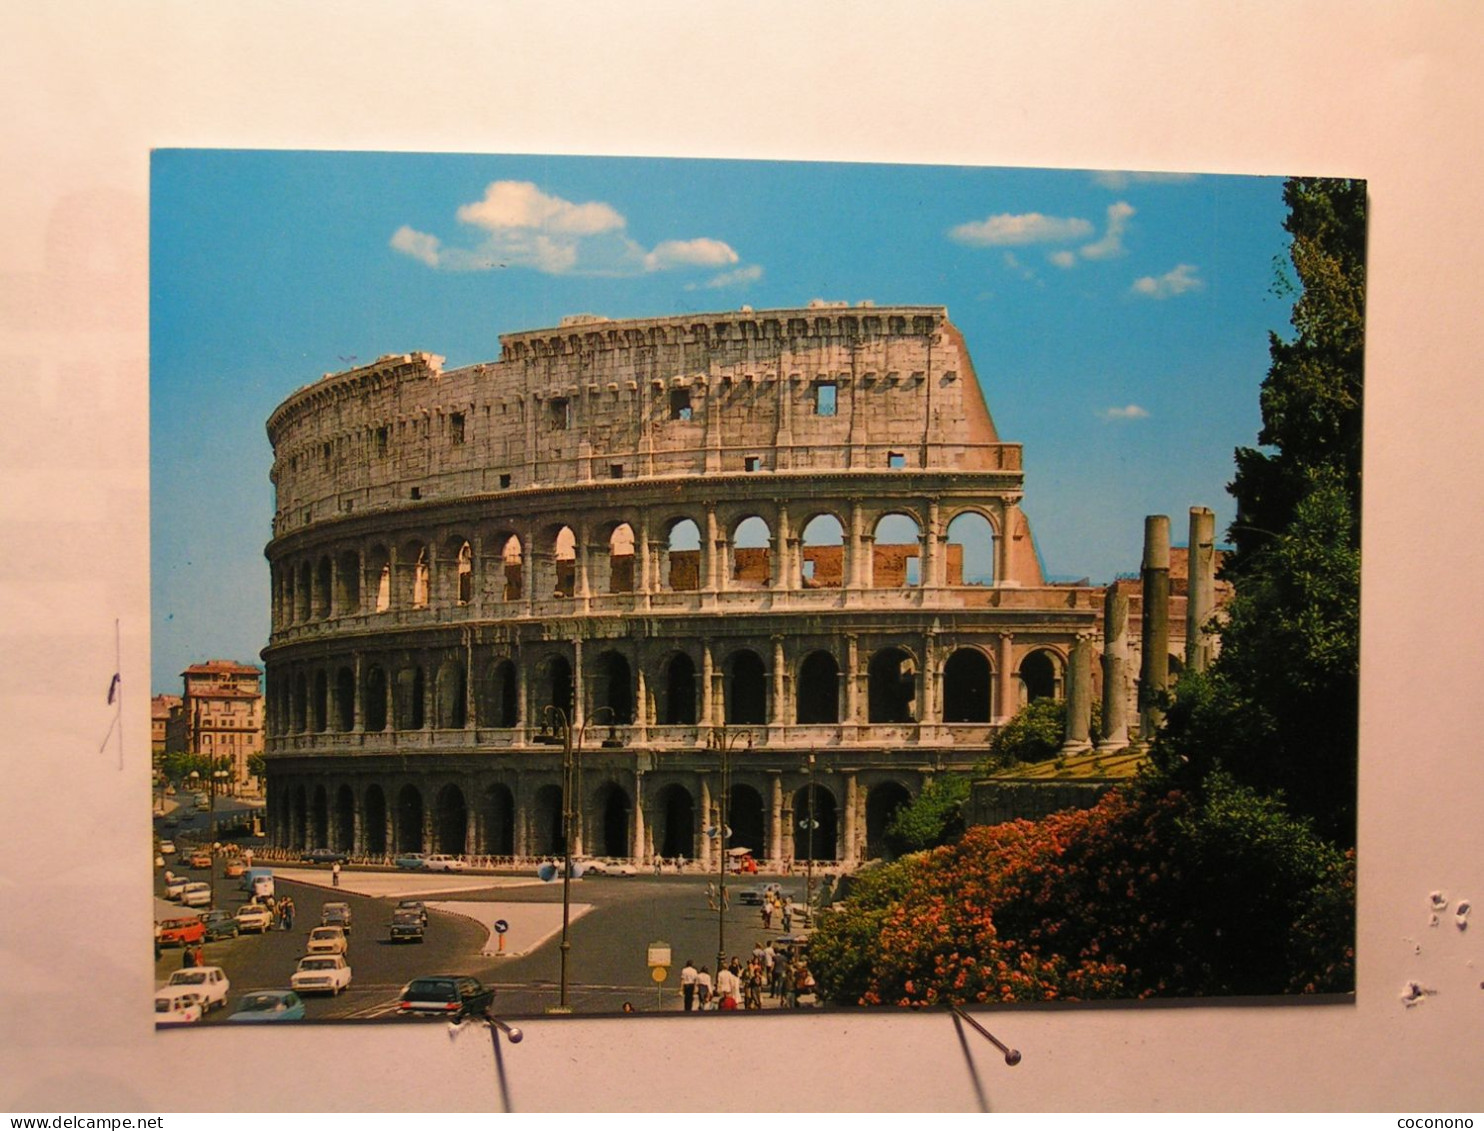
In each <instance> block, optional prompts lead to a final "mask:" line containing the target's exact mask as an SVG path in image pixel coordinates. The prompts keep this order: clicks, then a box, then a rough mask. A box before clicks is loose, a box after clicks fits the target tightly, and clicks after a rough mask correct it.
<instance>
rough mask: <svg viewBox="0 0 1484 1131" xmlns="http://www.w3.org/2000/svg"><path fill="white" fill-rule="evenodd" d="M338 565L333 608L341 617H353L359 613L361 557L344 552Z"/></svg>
mask: <svg viewBox="0 0 1484 1131" xmlns="http://www.w3.org/2000/svg"><path fill="white" fill-rule="evenodd" d="M338 565H339V577H338V578H337V579H336V582H335V607H336V609H337V611H338V612H339V614H340V615H341V616H343V617H349V616H354V615H356V614H357V613H359V612H360V611H361V555H360V554H359V553H358V552H357V551H355V550H346V551H344V552H343V553H342V554H341V555H340V559H339V562H338Z"/></svg>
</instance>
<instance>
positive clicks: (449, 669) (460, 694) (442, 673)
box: [433, 658, 469, 730]
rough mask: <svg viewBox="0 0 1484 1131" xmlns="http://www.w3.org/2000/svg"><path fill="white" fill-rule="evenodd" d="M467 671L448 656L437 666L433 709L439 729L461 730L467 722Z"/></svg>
mask: <svg viewBox="0 0 1484 1131" xmlns="http://www.w3.org/2000/svg"><path fill="white" fill-rule="evenodd" d="M468 694H469V692H468V673H466V672H465V671H464V665H463V664H462V663H460V662H459V661H458V660H455V659H453V658H449V659H447V660H444V661H443V663H442V664H441V665H439V667H438V678H437V680H436V681H435V682H434V685H433V711H434V716H435V718H436V724H435V725H436V726H437V728H438V729H439V730H463V729H464V727H465V726H466V725H467V724H468V722H469V699H468Z"/></svg>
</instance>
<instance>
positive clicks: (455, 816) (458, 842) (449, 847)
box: [433, 784, 469, 856]
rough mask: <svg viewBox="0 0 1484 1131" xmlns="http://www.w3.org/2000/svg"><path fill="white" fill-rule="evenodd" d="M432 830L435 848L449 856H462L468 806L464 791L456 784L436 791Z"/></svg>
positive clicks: (465, 850)
mask: <svg viewBox="0 0 1484 1131" xmlns="http://www.w3.org/2000/svg"><path fill="white" fill-rule="evenodd" d="M433 832H434V838H435V843H436V845H437V850H438V851H439V852H446V853H448V854H449V855H450V856H462V855H463V854H464V853H465V852H467V851H468V849H467V848H466V847H465V844H466V840H467V837H468V832H469V807H468V805H466V804H465V802H464V791H463V790H461V789H460V788H459V787H458V786H456V785H453V784H449V785H445V786H444V787H443V788H442V789H440V790H439V791H438V800H437V802H436V803H435V806H434V811H433Z"/></svg>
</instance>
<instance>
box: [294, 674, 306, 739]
mask: <svg viewBox="0 0 1484 1131" xmlns="http://www.w3.org/2000/svg"><path fill="white" fill-rule="evenodd" d="M293 689H294V690H293V695H292V696H291V699H290V714H291V715H292V716H293V717H292V720H291V722H292V726H293V731H294V733H295V734H303V733H304V731H305V729H306V727H307V725H308V722H309V681H308V678H307V677H306V676H305V675H304V673H303V672H302V671H296V672H295V673H294V681H293Z"/></svg>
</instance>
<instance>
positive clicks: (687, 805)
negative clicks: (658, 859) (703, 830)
mask: <svg viewBox="0 0 1484 1131" xmlns="http://www.w3.org/2000/svg"><path fill="white" fill-rule="evenodd" d="M654 844H655V851H656V852H658V853H659V854H660V855H661V856H664V857H668V858H670V859H674V858H675V857H677V856H686V857H693V856H695V848H696V803H695V799H694V798H693V797H691V793H690V790H688V789H686V788H685V786H683V785H677V784H673V783H672V784H670V785H667V786H665V787H664V788H663V789H661V790H660V791H659V793H658V794H657V795H656V796H655V799H654Z"/></svg>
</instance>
